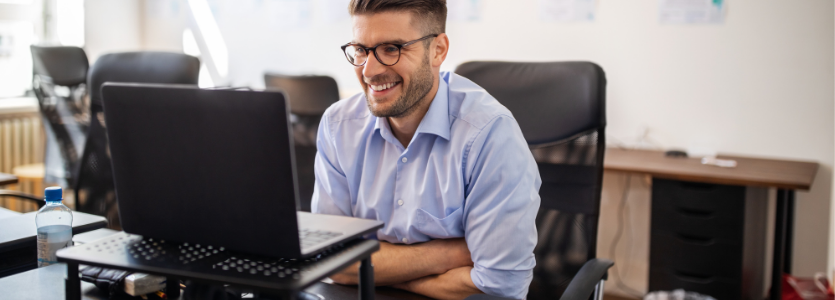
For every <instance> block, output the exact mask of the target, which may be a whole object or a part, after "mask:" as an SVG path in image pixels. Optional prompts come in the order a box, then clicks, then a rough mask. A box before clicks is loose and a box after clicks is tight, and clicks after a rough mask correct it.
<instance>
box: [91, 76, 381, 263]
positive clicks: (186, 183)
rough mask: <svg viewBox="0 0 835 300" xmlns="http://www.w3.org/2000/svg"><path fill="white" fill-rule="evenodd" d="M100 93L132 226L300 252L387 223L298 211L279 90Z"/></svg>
mask: <svg viewBox="0 0 835 300" xmlns="http://www.w3.org/2000/svg"><path fill="white" fill-rule="evenodd" d="M102 96H103V105H104V121H105V124H106V125H105V127H106V131H107V136H108V140H109V141H108V143H109V146H110V154H111V159H112V165H113V177H114V182H115V188H116V198H117V202H118V206H119V218H120V220H121V226H122V228H123V230H124V231H125V232H127V233H131V234H137V235H142V236H144V237H146V238H147V237H151V238H155V239H162V240H171V241H177V242H186V243H194V244H204V245H215V246H222V247H226V248H227V249H229V250H234V251H239V252H244V253H251V254H256V255H265V256H270V257H281V258H288V259H293V258H306V257H311V256H314V255H317V254H318V253H320V252H322V251H325V250H326V249H328V248H329V247H330V246H332V245H337V244H340V243H344V242H347V241H350V240H353V239H357V238H359V237H361V236H362V235H365V234H369V233H373V232H375V231H376V230H377V229H379V228H381V227H382V226H383V223H382V222H379V221H376V220H366V219H358V218H350V217H342V216H331V215H319V214H310V213H305V212H297V208H298V206H299V205H298V190H297V184H296V176H295V174H296V172H295V164H294V158H293V145H292V140H293V139H292V137H291V131H290V126H289V121H288V114H289V109H288V105H287V101H286V98H285V96H284V94H283V93H281V92H276V91H266V92H261V91H241V90H206V89H199V88H197V87H194V86H178V85H154V84H125V83H106V84H104V85H103V87H102Z"/></svg>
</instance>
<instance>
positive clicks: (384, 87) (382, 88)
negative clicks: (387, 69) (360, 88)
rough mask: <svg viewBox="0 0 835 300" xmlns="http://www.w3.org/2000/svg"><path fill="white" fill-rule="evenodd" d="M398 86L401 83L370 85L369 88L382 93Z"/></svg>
mask: <svg viewBox="0 0 835 300" xmlns="http://www.w3.org/2000/svg"><path fill="white" fill-rule="evenodd" d="M398 84H400V82H399V81H398V82H389V83H383V84H378V85H374V84H369V85H368V87H370V88H371V89H372V90H374V91H375V92H381V91H385V90H387V89H390V88H393V87H395V86H397V85H398Z"/></svg>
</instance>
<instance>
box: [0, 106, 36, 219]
mask: <svg viewBox="0 0 835 300" xmlns="http://www.w3.org/2000/svg"><path fill="white" fill-rule="evenodd" d="M34 101H35V100H34V99H31V98H17V99H0V172H2V173H8V174H12V173H13V171H12V170H13V169H14V168H15V167H18V166H24V165H32V164H42V163H43V157H44V141H45V138H44V133H43V128H42V126H43V125H42V123H41V117H40V114H39V113H38V107H37V102H34ZM41 181H42V180H41ZM41 181H38V180H31V179H26V178H21V180H20V182H19V183H18V184H15V185H9V186H5V187H0V188H3V189H15V190H19V191H22V192H25V193H29V194H35V195H43V190H41V188H42V186H43V184H42V182H41ZM2 198H3V197H0V206H3V207H5V208H8V209H11V210H15V211H19V212H28V211H33V210H37V205H36V204H34V203H32V202H30V201H22V200H19V199H14V198H11V197H5V199H2Z"/></svg>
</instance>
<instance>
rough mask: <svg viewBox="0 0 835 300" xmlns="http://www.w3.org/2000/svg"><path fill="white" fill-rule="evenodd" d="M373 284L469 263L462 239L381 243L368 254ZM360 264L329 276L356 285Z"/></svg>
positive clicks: (445, 269)
mask: <svg viewBox="0 0 835 300" xmlns="http://www.w3.org/2000/svg"><path fill="white" fill-rule="evenodd" d="M371 263H372V264H373V265H374V282H375V284H376V285H392V284H397V283H402V282H406V281H409V280H414V279H417V278H421V277H426V276H430V275H437V274H441V273H444V272H446V271H448V270H450V269H453V268H457V267H461V266H465V265H472V261H471V260H470V252H469V250H467V248H466V244H465V243H464V241H463V239H451V240H434V241H430V242H426V243H421V244H414V245H395V244H391V243H387V242H380V251H377V252H375V253H374V254H372V255H371ZM358 275H359V263H356V264H353V265H351V266H350V267H348V268H346V269H344V270H342V271H340V272H339V273H337V274H335V275H333V276H331V279H333V281H334V282H336V283H340V284H357V282H358V278H359V276H358Z"/></svg>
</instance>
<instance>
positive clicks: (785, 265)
mask: <svg viewBox="0 0 835 300" xmlns="http://www.w3.org/2000/svg"><path fill="white" fill-rule="evenodd" d="M721 158H726V159H733V160H736V161H737V167H736V168H720V167H715V166H708V165H702V164H701V161H700V160H699V159H697V158H670V157H665V156H664V152H662V151H651V150H623V149H614V148H610V149H607V150H606V156H605V160H604V169H605V170H608V171H619V172H630V173H640V174H646V175H650V176H652V177H653V178H663V179H672V180H679V181H690V182H702V183H713V184H721V185H738V186H755V187H774V188H777V207H776V212H777V214H776V219H775V232H774V259H773V265H772V275H771V288H770V298H771V299H780V295H781V287H782V281H781V280H782V277H781V275H782V273H791V255H792V233H793V229H794V201H795V200H794V199H795V190H809V188H810V187H811V186H812V182H813V181H814V178H815V174H816V173H817V170H818V164H817V163H814V162H801V161H788V160H772V159H757V158H747V157H733V156H722V157H721Z"/></svg>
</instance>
